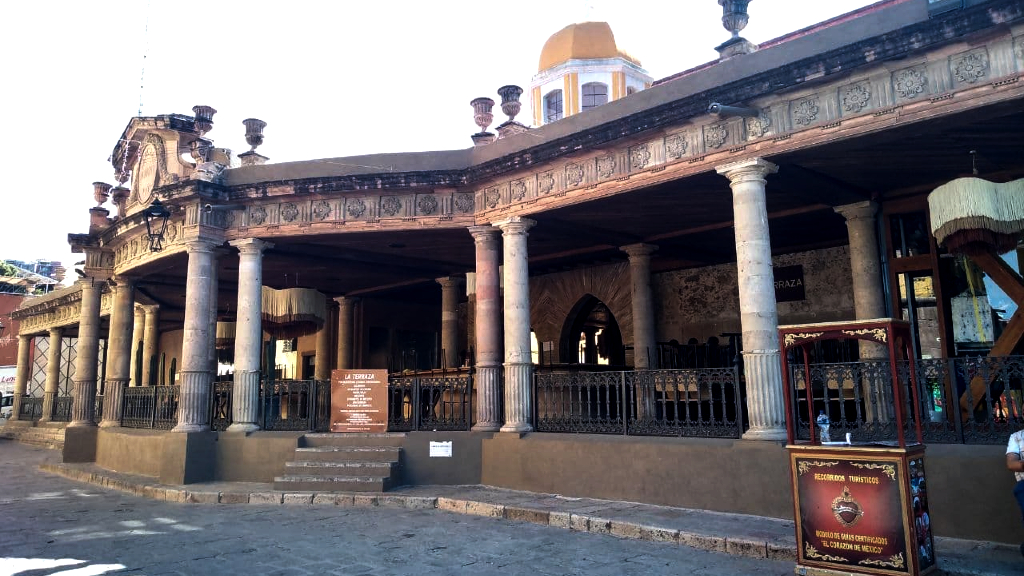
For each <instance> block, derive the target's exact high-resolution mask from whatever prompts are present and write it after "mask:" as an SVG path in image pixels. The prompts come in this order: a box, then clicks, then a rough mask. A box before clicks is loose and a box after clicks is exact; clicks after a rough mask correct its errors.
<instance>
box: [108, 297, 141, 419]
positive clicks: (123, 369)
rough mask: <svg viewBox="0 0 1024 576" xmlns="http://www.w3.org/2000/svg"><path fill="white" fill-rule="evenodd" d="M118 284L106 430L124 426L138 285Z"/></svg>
mask: <svg viewBox="0 0 1024 576" xmlns="http://www.w3.org/2000/svg"><path fill="white" fill-rule="evenodd" d="M115 282H116V285H115V287H114V305H113V307H112V308H111V310H110V332H109V335H108V336H107V389H106V390H105V391H104V392H103V420H102V421H101V422H100V427H103V428H109V427H114V426H120V425H121V406H122V403H123V402H124V388H125V386H127V385H128V381H129V380H130V371H131V350H132V339H133V336H132V330H133V326H132V325H133V323H134V320H135V314H134V309H135V281H134V280H129V279H125V278H117V279H116V280H115Z"/></svg>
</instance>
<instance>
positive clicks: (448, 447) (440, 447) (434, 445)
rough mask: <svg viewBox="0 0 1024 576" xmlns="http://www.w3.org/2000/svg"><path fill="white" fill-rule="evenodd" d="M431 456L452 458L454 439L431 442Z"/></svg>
mask: <svg viewBox="0 0 1024 576" xmlns="http://www.w3.org/2000/svg"><path fill="white" fill-rule="evenodd" d="M430 457H431V458H451V457H452V441H451V440H449V441H447V442H431V443H430Z"/></svg>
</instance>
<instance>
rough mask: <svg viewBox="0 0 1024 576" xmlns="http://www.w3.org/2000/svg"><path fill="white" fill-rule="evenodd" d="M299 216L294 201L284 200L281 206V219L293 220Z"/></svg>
mask: <svg viewBox="0 0 1024 576" xmlns="http://www.w3.org/2000/svg"><path fill="white" fill-rule="evenodd" d="M298 217H299V207H298V206H296V205H295V203H294V202H285V203H284V204H283V205H282V206H281V219H282V220H284V221H285V222H294V221H295V219H296V218H298Z"/></svg>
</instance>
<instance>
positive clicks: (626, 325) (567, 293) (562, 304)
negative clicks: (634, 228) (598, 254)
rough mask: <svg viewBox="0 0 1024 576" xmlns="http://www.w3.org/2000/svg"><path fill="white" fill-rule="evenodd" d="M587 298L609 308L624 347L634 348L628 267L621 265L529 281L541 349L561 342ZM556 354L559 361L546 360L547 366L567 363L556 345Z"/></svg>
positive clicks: (535, 325)
mask: <svg viewBox="0 0 1024 576" xmlns="http://www.w3.org/2000/svg"><path fill="white" fill-rule="evenodd" d="M588 294H589V295H591V296H593V297H594V298H597V299H598V300H600V301H601V302H603V303H604V304H605V306H607V307H608V310H609V311H610V312H611V313H612V315H613V316H614V317H615V321H616V323H617V324H618V326H619V331H620V332H621V334H622V341H623V344H624V345H626V346H630V345H632V342H633V304H632V299H631V295H630V276H629V265H628V264H626V263H621V264H611V265H607V266H598V267H593V268H583V269H579V270H571V271H568V272H560V273H557V274H546V275H544V276H537V277H533V278H530V319H531V324H532V327H533V330H534V331H535V332H536V333H537V340H538V341H539V342H540V344H541V346H542V347H543V345H544V344H543V343H544V342H556V343H557V342H559V341H560V340H561V334H562V328H563V324H564V321H565V319H566V318H568V317H569V315H570V314H571V312H572V310H573V307H575V306H576V304H577V303H578V302H579V301H580V299H582V298H583V297H584V296H586V295H588ZM553 352H554V354H552V356H558V357H555V358H548V357H547V356H545V357H544V362H545V363H548V362H556V363H558V362H565V361H566V359H564V358H562V357H561V356H559V355H558V352H559V351H558V346H557V345H556V346H555V349H554V351H553ZM627 360H628V358H627Z"/></svg>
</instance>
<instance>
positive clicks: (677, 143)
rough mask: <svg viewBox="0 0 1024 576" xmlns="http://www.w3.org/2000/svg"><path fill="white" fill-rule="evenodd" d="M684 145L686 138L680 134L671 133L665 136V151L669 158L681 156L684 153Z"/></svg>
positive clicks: (685, 144) (685, 145)
mask: <svg viewBox="0 0 1024 576" xmlns="http://www.w3.org/2000/svg"><path fill="white" fill-rule="evenodd" d="M686 147H687V142H686V138H685V137H684V136H683V135H682V134H673V135H671V136H669V137H668V138H665V152H666V153H667V154H668V156H669V158H674V159H679V158H682V157H683V155H684V154H686Z"/></svg>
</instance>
